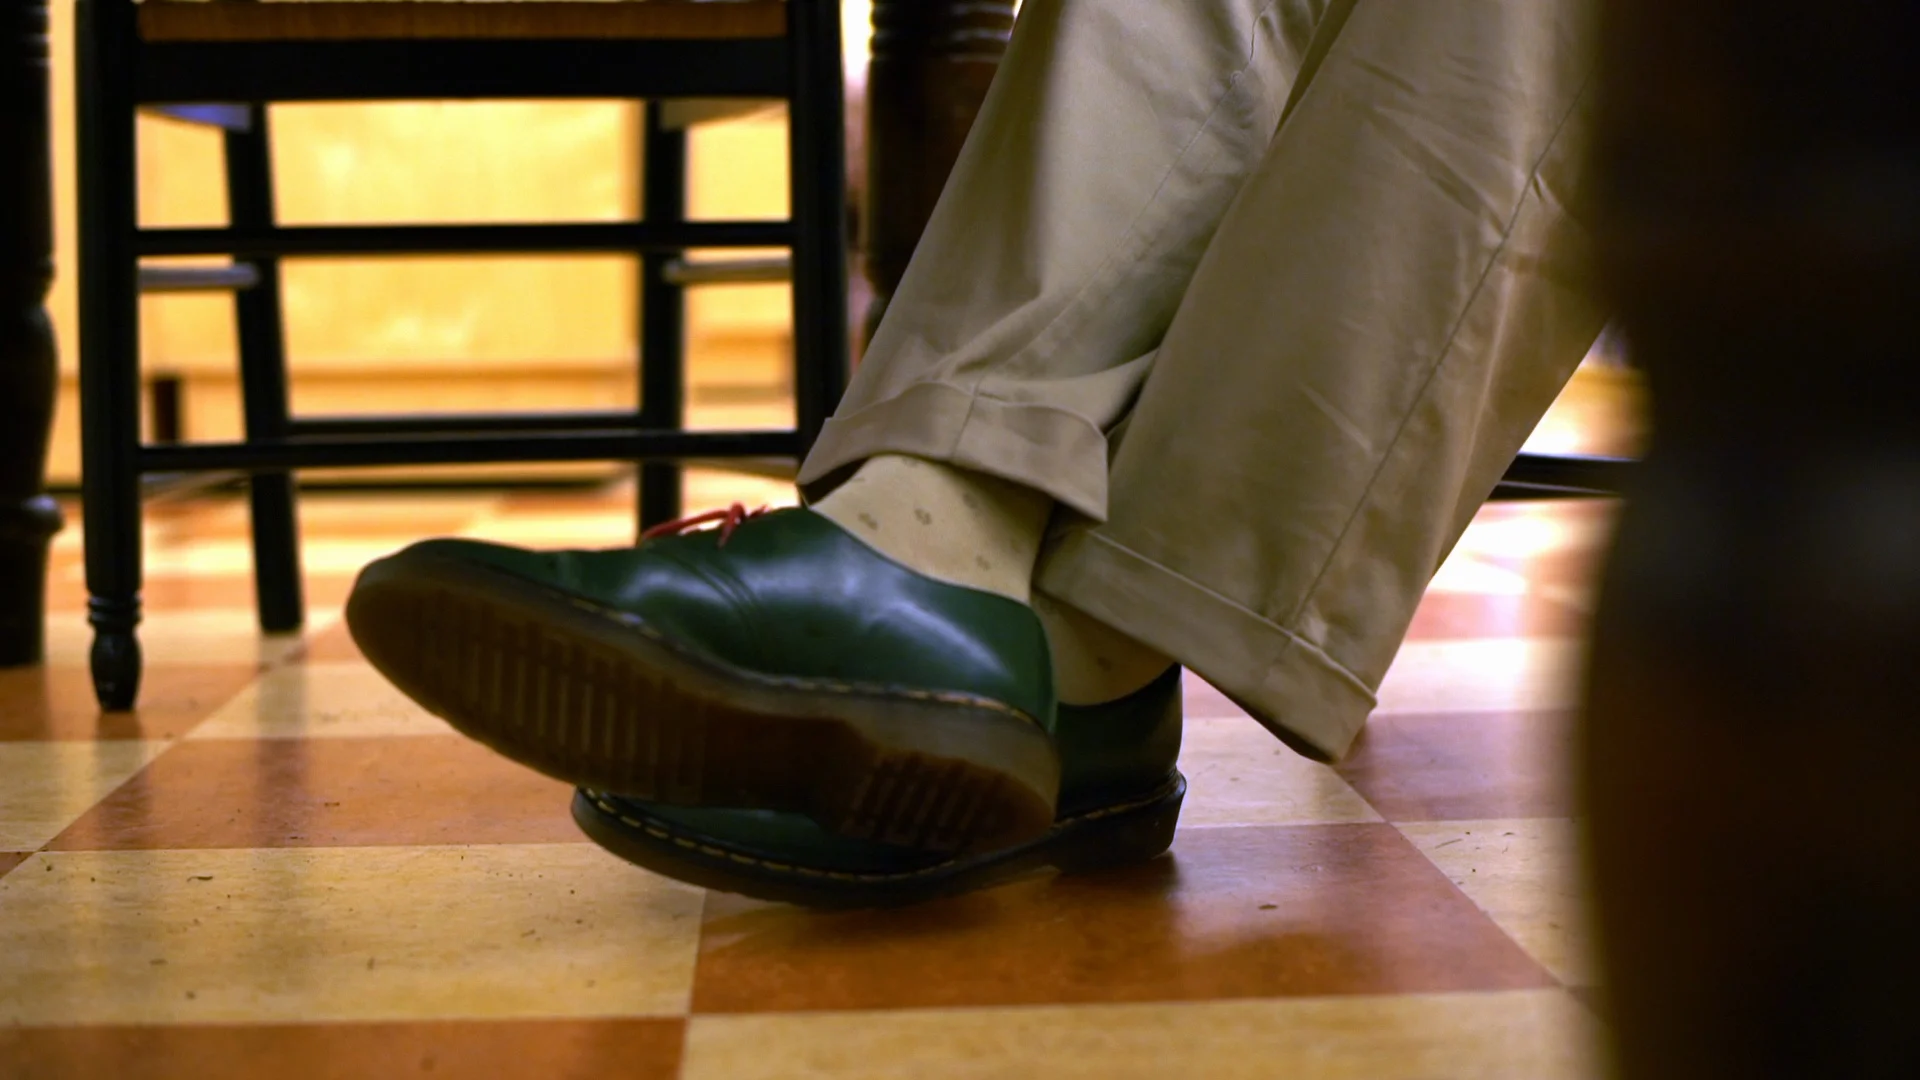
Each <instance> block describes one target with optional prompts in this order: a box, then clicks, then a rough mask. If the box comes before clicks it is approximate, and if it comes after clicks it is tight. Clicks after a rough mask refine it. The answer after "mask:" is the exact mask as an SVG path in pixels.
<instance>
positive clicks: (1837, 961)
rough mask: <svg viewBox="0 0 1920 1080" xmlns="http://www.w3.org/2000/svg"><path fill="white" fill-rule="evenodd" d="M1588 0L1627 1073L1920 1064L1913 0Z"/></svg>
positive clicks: (1919, 429)
mask: <svg viewBox="0 0 1920 1080" xmlns="http://www.w3.org/2000/svg"><path fill="white" fill-rule="evenodd" d="M1602 10H1603V12H1604V14H1605V24H1606V28H1607V30H1606V33H1605V35H1604V42H1605V51H1604V53H1603V58H1604V63H1605V64H1606V68H1605V70H1604V71H1603V77H1602V78H1601V79H1600V80H1599V81H1598V83H1597V85H1599V86H1602V87H1604V88H1606V90H1605V108H1604V109H1603V110H1602V114H1603V117H1604V122H1603V124H1602V129H1601V138H1600V140H1599V142H1598V144H1597V147H1596V150H1597V154H1596V156H1597V158H1598V160H1599V162H1600V164H1601V172H1600V173H1599V179H1600V180H1601V181H1602V182H1601V183H1600V184H1599V185H1597V190H1598V191H1599V192H1600V193H1602V194H1603V195H1604V204H1603V205H1604V209H1605V213H1604V214H1603V215H1602V217H1601V219H1600V221H1599V222H1598V224H1597V227H1596V229H1595V231H1594V235H1595V236H1596V238H1597V240H1598V243H1599V248H1600V250H1601V253H1602V255H1603V258H1602V260H1601V267H1602V270H1603V273H1604V277H1605V279H1606V281H1607V283H1608V285H1609V287H1610V291H1611V292H1612V295H1613V299H1614V300H1615V302H1616V304H1617V309H1618V312H1619V314H1620V317H1621V322H1622V326H1623V327H1624V329H1625V333H1626V338H1627V340H1628V342H1629V343H1630V349H1631V352H1632V355H1633V358H1634V361H1635V364H1636V366H1638V367H1640V368H1641V369H1643V370H1644V371H1645V372H1646V375H1647V379H1648V382H1649V387H1650V389H1651V391H1652V393H1651V398H1652V432H1653V436H1652V440H1651V445H1650V447H1649V451H1648V454H1647V457H1646V460H1645V462H1644V464H1643V467H1642V471H1641V472H1639V473H1638V474H1637V475H1636V477H1635V482H1634V488H1633V490H1631V491H1630V492H1629V493H1628V498H1627V502H1626V507H1625V510H1624V512H1623V513H1622V516H1621V519H1620V522H1619V527H1618V531H1617V533H1616V535H1615V539H1614V544H1615V546H1614V550H1613V553H1612V556H1611V558H1610V561H1609V564H1608V567H1607V570H1606V573H1605V575H1604V578H1603V583H1602V587H1601V592H1600V600H1599V605H1598V610H1597V612H1596V614H1595V618H1594V631H1593V653H1592V658H1591V663H1590V666H1589V668H1588V683H1589V686H1588V690H1587V708H1586V720H1585V731H1584V735H1583V743H1584V746H1585V766H1584V779H1585V783H1584V785H1583V786H1584V788H1585V790H1586V793H1587V798H1588V808H1587V812H1588V819H1589V821H1590V833H1589V836H1590V839H1591V842H1592V860H1593V861H1592V868H1593V871H1594V876H1593V880H1594V882H1595V886H1596V892H1597V899H1598V914H1599V919H1598V929H1599V931H1600V946H1601V948H1600V952H1601V960H1602V963H1601V967H1602V968H1603V969H1604V971H1605V972H1606V976H1605V978H1606V982H1607V986H1608V994H1609V996H1610V998H1611V1010H1610V1014H1611V1016H1610V1018H1611V1025H1610V1027H1611V1030H1612V1032H1613V1033H1614V1035H1615V1037H1616V1040H1617V1045H1616V1049H1617V1053H1616V1055H1615V1056H1616V1061H1617V1066H1618V1071H1617V1073H1616V1074H1615V1075H1617V1076H1619V1077H1621V1078H1623V1080H1682V1078H1684V1080H1775V1078H1778V1080H1789V1078H1792V1080H1799V1078H1803V1077H1820V1078H1822V1080H1828V1078H1834V1080H1838V1078H1848V1080H1869V1078H1873V1080H1877V1078H1880V1077H1914V1076H1920V1024H1916V1023H1915V1017H1916V1016H1920V980H1916V979H1915V977H1914V974H1915V971H1916V970H1917V969H1920V658H1917V657H1916V652H1920V420H1916V416H1915V412H1916V410H1915V407H1914V403H1915V401H1916V396H1915V393H1914V391H1913V389H1912V385H1913V376H1914V369H1915V367H1916V366H1920V333H1917V332H1916V325H1915V318H1914V308H1915V304H1916V302H1917V301H1920V213H1917V212H1916V206H1917V205H1920V183H1916V176H1920V150H1917V148H1920V111H1916V107H1915V102H1916V101H1920V68H1916V65H1915V63H1914V55H1915V53H1916V52H1920V5H1915V4H1913V3H1911V2H1908V0H1894V2H1889V3H1860V4H1829V5H1811V4H1808V3H1806V2H1805V0H1608V2H1607V3H1606V4H1605V5H1604V6H1603V9H1602Z"/></svg>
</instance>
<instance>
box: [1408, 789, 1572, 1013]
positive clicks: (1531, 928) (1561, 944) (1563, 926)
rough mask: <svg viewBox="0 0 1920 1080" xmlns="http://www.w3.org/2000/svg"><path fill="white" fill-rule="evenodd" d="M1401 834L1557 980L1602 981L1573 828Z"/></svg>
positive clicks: (1488, 826)
mask: <svg viewBox="0 0 1920 1080" xmlns="http://www.w3.org/2000/svg"><path fill="white" fill-rule="evenodd" d="M1400 831H1401V832H1403V833H1405V834H1406V835H1407V838H1408V839H1409V840H1412V841H1413V843H1414V846H1415V847H1418V848H1419V849H1420V850H1421V852H1422V853H1424V854H1425V855H1426V856H1427V858H1428V859H1431V860H1432V861H1433V864H1434V865H1435V866H1438V867H1439V868H1440V869H1441V871H1442V872H1443V873H1445V874H1446V875H1447V876H1448V877H1449V878H1452V879H1453V883H1454V884H1456V885H1458V886H1460V888H1461V890H1462V891H1464V892H1465V893H1466V894H1467V895H1468V896H1470V897H1472V898H1473V902H1474V903H1476V904H1478V905H1480V909H1481V910H1482V911H1485V912H1486V913H1487V914H1488V915H1490V916H1492V917H1493V921H1494V922H1496V923H1499V924H1500V928H1501V929H1502V930H1505V931H1506V932H1507V934H1508V935H1509V936H1511V937H1512V938H1513V939H1514V940H1515V941H1518V942H1519V943H1520V946H1521V948H1524V949H1526V950H1527V952H1528V953H1529V954H1530V955H1531V956H1532V957H1533V958H1534V959H1535V960H1538V961H1540V964H1541V966H1543V967H1545V968H1546V969H1547V970H1548V971H1551V972H1553V974H1554V977H1555V978H1557V979H1559V980H1560V981H1561V982H1563V983H1565V984H1567V985H1568V986H1590V985H1592V984H1593V983H1594V982H1595V981H1596V975H1597V971H1596V967H1595V964H1594V949H1593V940H1592V934H1591V930H1590V927H1589V925H1588V922H1587V912H1586V905H1585V903H1584V902H1583V898H1584V897H1585V895H1586V893H1585V890H1584V889H1583V888H1582V887H1581V884H1580V841H1579V836H1578V830H1577V829H1576V828H1575V826H1574V823H1573V822H1572V821H1568V820H1564V819H1559V820H1556V819H1552V818H1522V819H1517V820H1506V821H1500V820H1493V821H1449V822H1444V823H1443V822H1429V823H1416V824H1406V825H1401V826H1400Z"/></svg>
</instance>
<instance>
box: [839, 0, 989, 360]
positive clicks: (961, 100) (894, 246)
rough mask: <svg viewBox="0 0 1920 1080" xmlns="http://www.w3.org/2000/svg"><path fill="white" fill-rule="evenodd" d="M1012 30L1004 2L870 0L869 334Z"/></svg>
mask: <svg viewBox="0 0 1920 1080" xmlns="http://www.w3.org/2000/svg"><path fill="white" fill-rule="evenodd" d="M1012 32H1013V2H1012V0H874V4H873V60H872V66H871V67H870V68H869V69H868V73H867V132H866V139H867V184H866V192H867V197H866V221H865V228H864V230H863V233H864V237H865V244H864V247H865V249H866V251H865V258H866V275H867V279H868V281H869V282H870V283H871V285H872V288H873V305H872V306H871V307H870V308H869V309H868V313H867V333H868V335H869V336H870V335H871V334H872V329H873V327H874V325H875V324H877V323H878V322H879V320H880V315H881V313H882V312H884V311H885V310H886V304H887V298H888V297H890V296H892V295H893V290H894V288H895V287H896V286H897V285H899V284H900V276H901V275H902V274H904V273H906V270H907V261H908V260H909V259H911V258H912V257H913V249H914V246H915V245H917V244H918V243H919V242H920V234H921V233H922V232H923V231H925V229H926V227H927V219H928V218H929V217H931V216H932V214H933V204H934V203H935V202H936V201H937V200H938V199H939V198H940V189H941V188H943V187H945V186H946V183H947V174H948V173H950V172H952V171H953V163H954V160H955V159H956V158H958V157H959V156H960V145H961V143H963V142H965V141H966V138H967V131H968V130H969V129H971V128H972V127H973V119H974V116H975V115H976V114H978V113H979V111H980V102H981V100H982V99H984V98H985V97H986V94H987V86H988V84H989V83H991V82H992V81H993V74H994V72H995V71H996V70H998V68H999V65H1000V57H1001V56H1002V54H1004V53H1005V52H1006V47H1007V38H1008V36H1009V35H1010V34H1011V33H1012Z"/></svg>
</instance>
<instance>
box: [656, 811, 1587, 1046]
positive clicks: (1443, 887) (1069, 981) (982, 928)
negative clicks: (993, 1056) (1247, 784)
mask: <svg viewBox="0 0 1920 1080" xmlns="http://www.w3.org/2000/svg"><path fill="white" fill-rule="evenodd" d="M1552 984H1553V983H1552V978H1551V976H1549V975H1548V974H1547V972H1546V971H1545V970H1544V969H1542V968H1541V967H1540V966H1539V965H1538V964H1535V963H1534V962H1533V961H1532V960H1531V959H1530V958H1528V957H1527V956H1526V954H1525V953H1524V952H1523V951H1522V950H1521V949H1520V948H1519V947H1518V946H1517V945H1515V944H1514V943H1513V942H1512V941H1511V940H1509V939H1508V938H1507V937H1506V935H1504V934H1502V933H1501V932H1500V930H1499V928H1498V927H1497V926H1495V925H1494V924H1493V922H1492V921H1491V920H1489V919H1488V918H1487V917H1486V915H1485V914H1484V913H1482V912H1481V911H1479V910H1478V909H1477V908H1475V907H1474V906H1473V904H1472V903H1471V902H1470V901H1469V900H1467V898H1466V897H1465V896H1463V895H1461V893H1460V892H1459V890H1457V889H1455V888H1454V887H1453V886H1452V885H1451V884H1449V883H1448V881H1447V879H1446V877H1445V876H1444V875H1442V874H1441V873H1440V872H1439V871H1438V870H1436V869H1435V868H1434V867H1433V866H1432V864H1430V863H1428V862H1427V860H1425V859H1423V858H1421V857H1420V855H1419V853H1418V852H1416V851H1415V850H1414V849H1413V846H1412V845H1411V844H1410V843H1408V842H1407V840H1406V838H1404V837H1402V836H1400V835H1399V834H1398V833H1396V832H1394V831H1393V829H1392V827H1390V826H1387V825H1313V826H1295V827H1250V828H1238V829H1193V830H1189V831H1186V832H1184V833H1182V834H1180V836H1179V837H1178V839H1177V840H1176V841H1175V844H1174V854H1173V856H1172V857H1171V858H1163V859H1159V860H1155V861H1154V862H1151V863H1148V864H1144V865H1140V866H1135V867H1130V868H1127V869H1125V870H1119V871H1112V872H1107V873H1101V874H1086V875H1079V876H1064V877H1037V878H1031V879H1027V880H1024V881H1020V882H1017V883H1015V884H1012V885H1008V886H1004V887H1002V888H999V889H994V890H989V891H987V892H984V893H977V894H973V895H971V896H966V897H960V898H957V899H954V900H950V901H940V902H936V903H930V904H925V905H921V906H919V907H913V908H907V909H903V910H899V911H884V912H862V913H840V914H833V913H810V912H805V911H800V910H797V909H793V908H787V907H780V906H777V905H768V904H756V903H753V902H751V901H746V900H741V899H739V898H737V897H727V896H720V895H715V896H713V897H711V898H709V900H708V903H707V912H706V932H705V934H704V936H703V938H702V940H701V952H700V975H699V980H698V983H697V985H696V987H695V991H694V1006H695V1010H696V1011H697V1012H702V1013H706V1012H768V1011H803V1010H841V1009H879V1008H932V1007H956V1006H970V1007H995V1006H1004V1005H1016V1004H1032V1005H1052V1004H1070V1003H1084V1004H1094V1003H1113V1002H1128V1001H1135V1002H1137V1001H1198V1000H1207V999H1213V998H1255V997H1310V996H1320V995H1326V994H1367V993H1394V992H1398V993H1423V992H1443V991H1455V990H1492V989H1520V988H1534V987H1542V986H1550V985H1552Z"/></svg>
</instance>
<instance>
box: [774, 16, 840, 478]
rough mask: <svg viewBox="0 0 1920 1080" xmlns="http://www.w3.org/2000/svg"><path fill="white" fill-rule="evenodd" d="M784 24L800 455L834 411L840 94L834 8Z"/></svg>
mask: <svg viewBox="0 0 1920 1080" xmlns="http://www.w3.org/2000/svg"><path fill="white" fill-rule="evenodd" d="M789 7H790V8H791V10H790V12H789V14H788V16H787V17H788V18H789V19H790V20H792V23H791V29H790V32H789V35H788V40H789V44H790V47H791V49H792V56H793V62H792V67H793V99H792V101H791V103H790V106H789V108H790V112H789V120H790V125H791V135H790V138H789V147H788V152H789V154H790V157H791V161H792V167H791V169H790V172H791V182H792V186H793V221H794V242H793V362H794V371H793V376H794V377H793V392H794V412H795V421H796V425H795V426H796V427H798V429H799V432H800V454H801V456H802V457H803V458H804V457H805V456H806V453H807V451H808V450H810V449H812V447H813V441H814V439H815V438H817V437H818V436H819V434H820V428H821V425H823V424H825V423H826V421H827V417H828V416H830V415H832V413H833V410H834V408H835V406H837V405H839V403H840V395H841V393H842V392H844V391H845V389H846V385H847V367H848V361H849V359H850V346H849V340H848V338H849V335H848V332H847V237H846V199H847V194H846V192H847V177H846V171H847V156H846V137H847V136H846V84H845V81H844V80H845V73H844V65H843V62H842V59H841V52H840V6H839V4H837V3H833V2H831V0H794V2H793V3H792V4H790V5H789Z"/></svg>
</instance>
